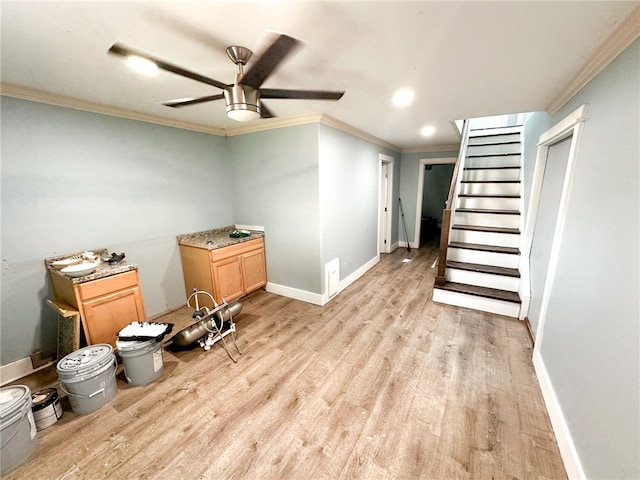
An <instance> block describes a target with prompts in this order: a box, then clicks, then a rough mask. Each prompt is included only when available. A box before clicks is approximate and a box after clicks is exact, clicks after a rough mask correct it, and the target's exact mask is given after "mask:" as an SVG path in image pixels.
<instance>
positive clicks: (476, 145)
mask: <svg viewBox="0 0 640 480" xmlns="http://www.w3.org/2000/svg"><path fill="white" fill-rule="evenodd" d="M507 135H513V134H512V133H509V134H507ZM487 136H488V135H487ZM494 136H497V135H494ZM471 138H483V137H482V136H475V137H471ZM516 143H521V142H520V140H509V141H507V142H488V143H469V144H468V145H467V147H487V146H491V145H513V144H516Z"/></svg>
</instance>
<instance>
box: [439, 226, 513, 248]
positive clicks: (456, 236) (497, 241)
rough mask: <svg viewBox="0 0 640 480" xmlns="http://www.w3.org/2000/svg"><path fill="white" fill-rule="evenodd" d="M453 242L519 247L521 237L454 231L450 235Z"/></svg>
mask: <svg viewBox="0 0 640 480" xmlns="http://www.w3.org/2000/svg"><path fill="white" fill-rule="evenodd" d="M449 240H450V241H451V242H463V243H479V244H481V245H491V246H498V247H518V246H519V245H520V235H519V234H510V233H494V232H475V231H472V230H457V229H452V230H451V233H450V234H449Z"/></svg>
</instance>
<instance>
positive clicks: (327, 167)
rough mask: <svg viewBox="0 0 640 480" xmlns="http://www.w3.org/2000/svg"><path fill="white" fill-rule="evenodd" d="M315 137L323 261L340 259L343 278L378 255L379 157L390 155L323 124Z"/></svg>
mask: <svg viewBox="0 0 640 480" xmlns="http://www.w3.org/2000/svg"><path fill="white" fill-rule="evenodd" d="M319 133H320V142H319V145H320V155H319V158H320V212H321V213H320V217H321V231H322V234H321V235H322V263H323V264H325V263H327V262H329V261H331V260H333V259H335V258H339V259H340V279H341V280H342V279H344V278H345V277H347V276H349V275H351V274H352V273H354V272H355V271H356V270H358V269H359V268H360V267H362V266H363V265H364V264H366V263H367V262H369V261H371V260H372V259H374V258H375V257H376V256H377V255H378V215H379V198H378V191H379V186H380V180H379V174H380V159H379V154H380V153H384V154H387V155H391V156H394V152H391V151H389V150H386V149H383V148H381V147H379V146H377V145H374V144H372V143H370V142H368V141H366V140H363V139H361V138H358V137H355V136H353V135H350V134H348V133H345V132H343V131H340V130H336V129H335V128H332V127H328V126H326V125H322V124H321V125H320V132H319ZM398 157H399V155H398V154H397V153H395V158H396V160H395V161H394V164H397V159H398ZM392 242H393V238H392ZM322 273H323V277H324V268H323V270H322Z"/></svg>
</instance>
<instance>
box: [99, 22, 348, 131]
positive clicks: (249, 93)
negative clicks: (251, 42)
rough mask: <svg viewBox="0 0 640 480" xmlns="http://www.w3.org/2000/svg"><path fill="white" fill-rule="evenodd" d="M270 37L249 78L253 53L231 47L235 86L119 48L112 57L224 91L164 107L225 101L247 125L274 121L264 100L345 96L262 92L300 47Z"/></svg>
mask: <svg viewBox="0 0 640 480" xmlns="http://www.w3.org/2000/svg"><path fill="white" fill-rule="evenodd" d="M271 37H272V38H273V40H272V42H271V43H270V45H269V46H268V47H267V49H266V50H265V51H264V52H262V54H261V55H260V56H259V57H258V60H256V61H254V62H253V63H252V65H251V66H250V68H249V69H248V71H247V73H246V74H245V73H244V71H243V67H244V65H246V64H247V62H248V61H249V59H250V58H251V56H252V52H251V50H249V49H248V48H246V47H241V46H237V45H232V46H230V47H228V48H227V50H226V51H227V55H228V56H229V58H230V59H231V61H232V62H233V63H235V64H236V65H237V66H238V74H237V75H236V79H235V83H234V84H225V83H223V82H220V81H218V80H215V79H213V78H209V77H205V76H204V75H200V74H198V73H195V72H191V71H189V70H187V69H185V68H182V67H179V66H177V65H173V64H171V63H168V62H165V61H164V60H161V59H159V58H156V57H153V56H151V55H147V54H145V53H142V52H138V51H136V50H133V49H131V48H129V47H125V46H123V45H119V44H114V45H112V46H111V48H110V49H109V53H111V54H113V55H119V56H122V57H130V56H132V55H136V56H138V57H140V58H141V59H143V60H147V61H148V62H152V63H154V64H155V65H156V66H157V68H159V69H161V70H164V71H166V72H170V73H174V74H176V75H180V76H182V77H185V78H190V79H191V80H195V81H196V82H202V83H206V84H207V85H211V86H214V87H217V88H219V89H221V90H222V91H223V93H222V94H217V95H207V96H206V97H200V98H190V99H182V100H172V101H169V102H165V103H164V105H166V106H167V107H172V108H180V107H186V106H188V105H196V104H198V103H205V102H211V101H214V100H220V99H222V98H224V99H225V103H226V104H227V116H228V117H229V118H231V119H233V120H237V121H240V122H247V121H250V120H255V119H257V118H271V117H273V116H274V114H273V113H272V112H271V111H270V110H269V109H268V108H267V106H266V105H264V104H263V103H262V101H261V98H272V99H273V98H282V99H294V100H295V99H299V100H339V99H340V98H342V95H343V94H344V92H332V91H324V90H319V91H317V90H288V89H274V88H264V89H262V88H260V87H261V85H262V84H263V82H264V81H265V80H266V79H267V78H268V77H269V76H270V75H271V74H272V73H273V72H274V71H275V70H276V68H277V67H278V66H279V64H280V63H281V62H282V61H283V60H284V59H285V57H287V56H288V55H289V54H290V53H291V52H292V51H293V50H294V49H295V48H296V47H297V46H298V45H299V43H300V42H299V41H298V40H296V39H295V38H293V37H290V36H288V35H284V34H277V35H272V36H271Z"/></svg>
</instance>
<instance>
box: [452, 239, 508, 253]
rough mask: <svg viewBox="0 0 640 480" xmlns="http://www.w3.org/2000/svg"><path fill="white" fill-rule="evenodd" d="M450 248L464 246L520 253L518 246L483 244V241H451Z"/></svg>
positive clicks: (495, 251) (473, 248)
mask: <svg viewBox="0 0 640 480" xmlns="http://www.w3.org/2000/svg"><path fill="white" fill-rule="evenodd" d="M449 248H464V249H467V250H478V251H481V252H492V253H506V254H509V255H520V250H519V249H518V248H516V247H502V246H498V245H483V244H481V243H466V242H449Z"/></svg>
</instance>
